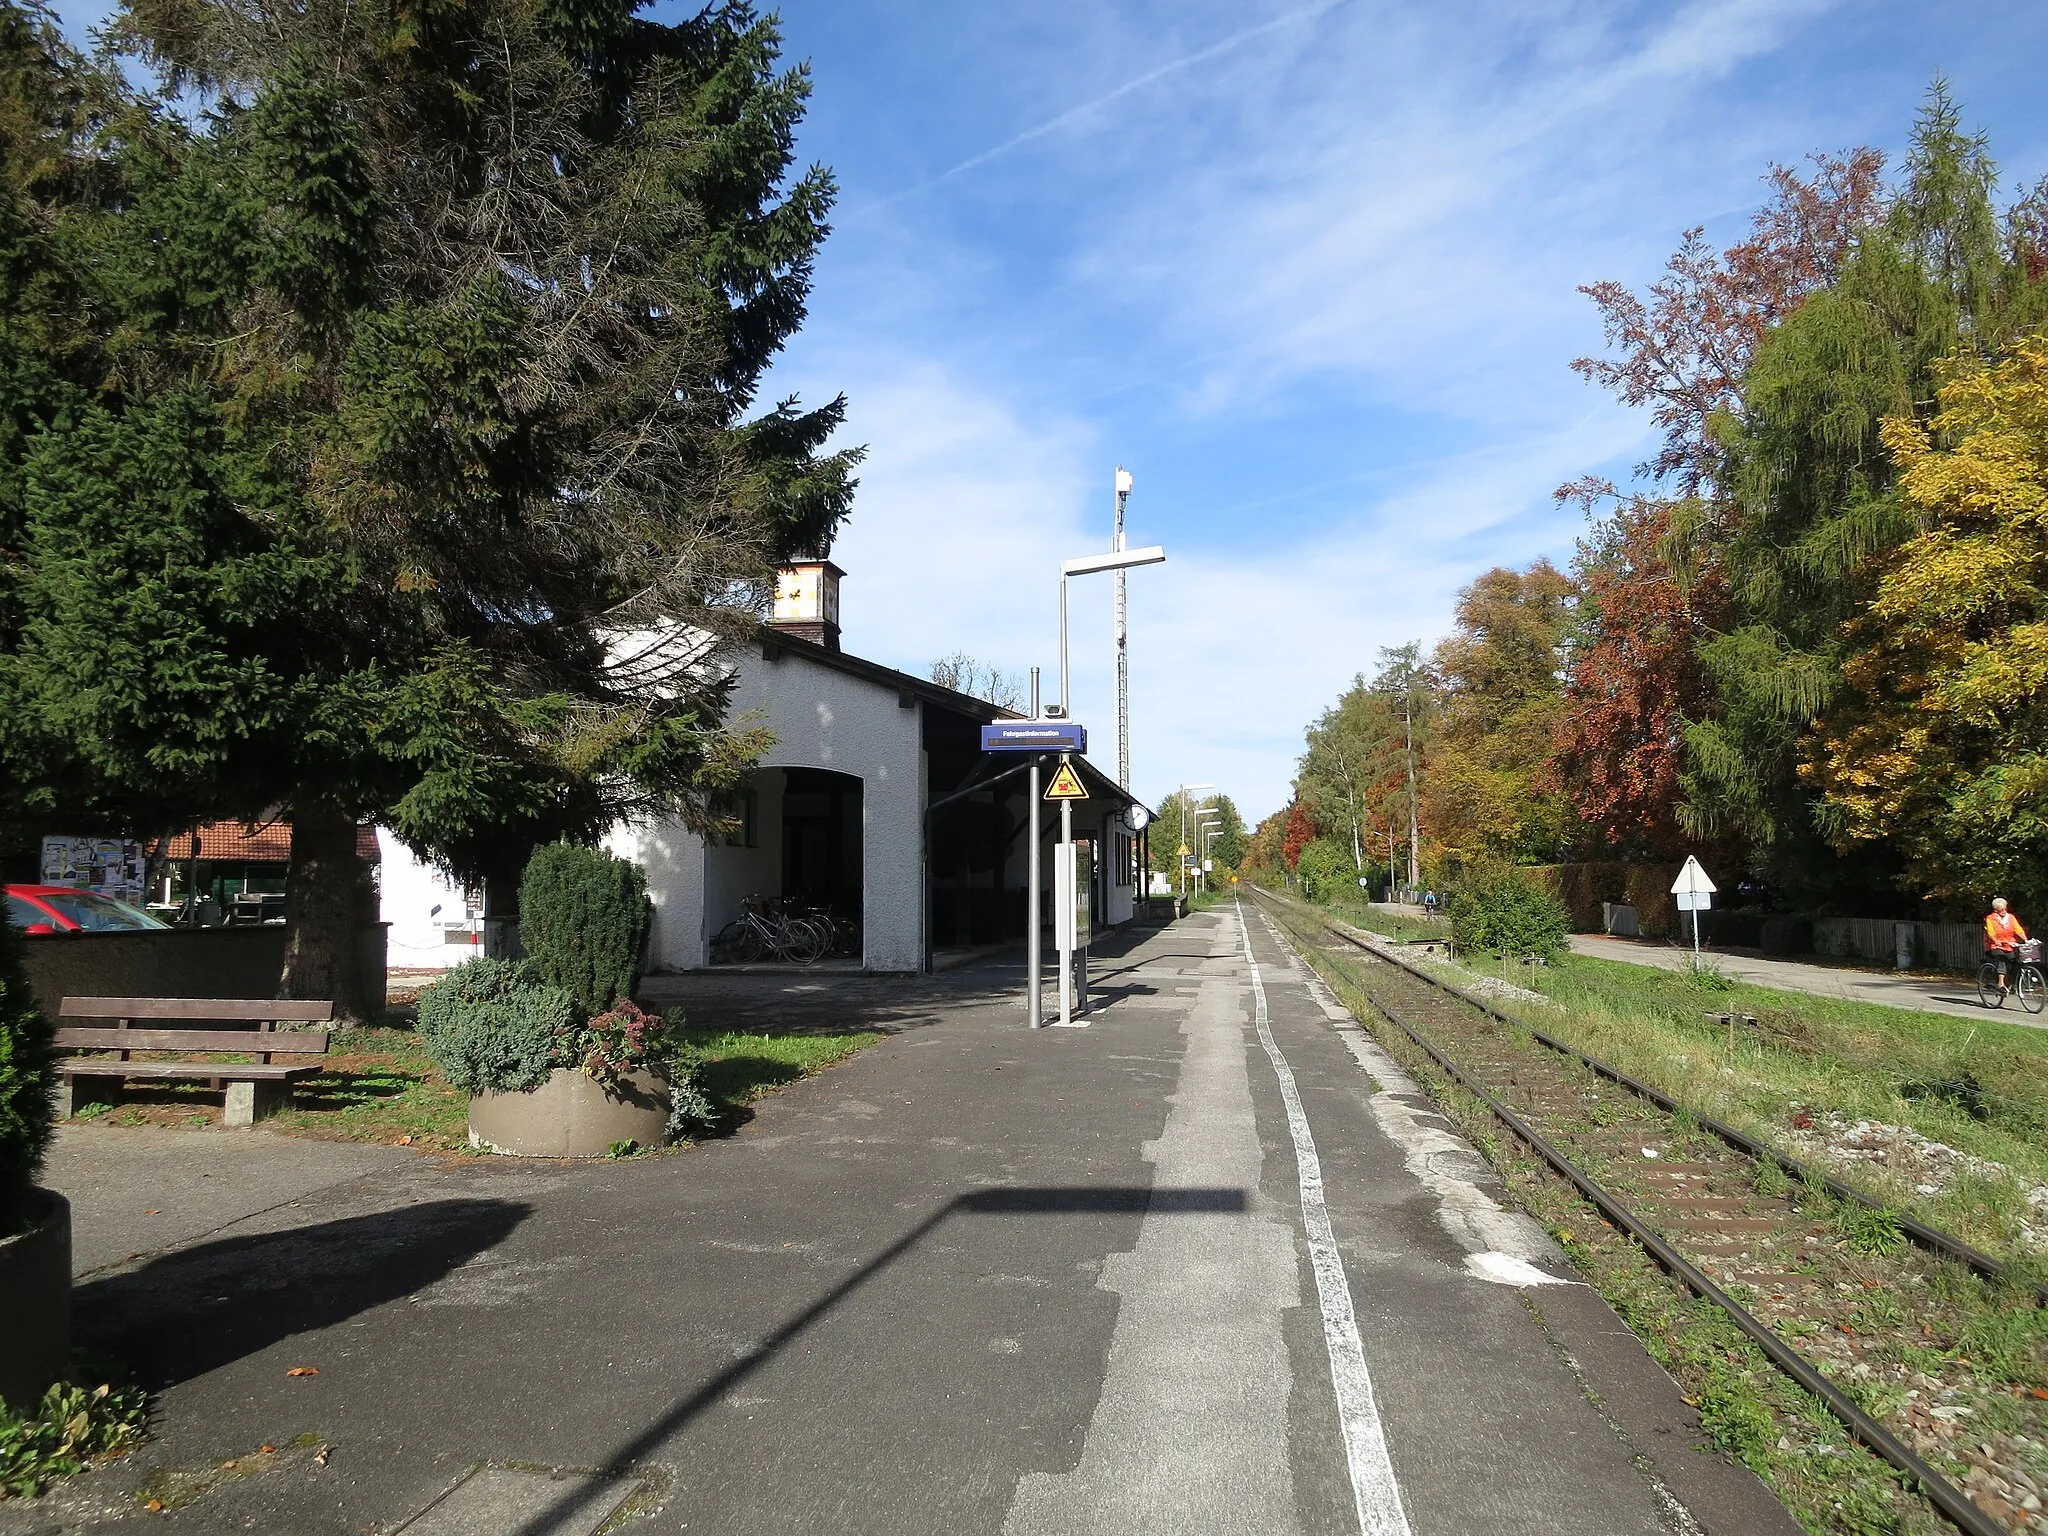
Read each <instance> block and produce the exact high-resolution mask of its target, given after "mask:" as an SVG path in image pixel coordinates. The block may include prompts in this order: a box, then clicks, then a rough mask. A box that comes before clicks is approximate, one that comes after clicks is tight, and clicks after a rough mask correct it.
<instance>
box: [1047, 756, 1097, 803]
mask: <svg viewBox="0 0 2048 1536" xmlns="http://www.w3.org/2000/svg"><path fill="white" fill-rule="evenodd" d="M1045 798H1046V799H1048V800H1086V799H1087V798H1088V791H1087V790H1085V789H1083V788H1082V787H1081V776H1080V775H1079V774H1078V773H1076V772H1074V765H1073V764H1072V763H1070V762H1068V761H1067V760H1066V759H1065V758H1064V757H1063V758H1061V759H1060V766H1059V769H1058V771H1056V772H1055V773H1054V774H1053V776H1052V782H1051V783H1050V784H1048V785H1046V786H1045Z"/></svg>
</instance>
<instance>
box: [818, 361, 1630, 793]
mask: <svg viewBox="0 0 2048 1536" xmlns="http://www.w3.org/2000/svg"><path fill="white" fill-rule="evenodd" d="M867 367H868V369H869V370H870V371H867V372H865V373H864V374H862V375H860V376H856V377H852V378H845V379H843V380H842V382H843V383H844V384H845V385H846V387H847V388H848V390H849V393H850V395H851V398H852V400H853V402H854V404H853V415H852V420H851V421H850V422H849V424H848V433H849V435H850V436H851V437H852V438H854V439H855V440H860V441H866V442H867V443H869V444H870V445H871V456H870V459H869V462H868V464H867V466H866V467H865V468H864V469H863V471H862V484H861V493H860V497H859V500H858V503H857V507H856V512H855V516H854V518H853V520H852V521H851V522H849V523H848V524H847V525H846V528H845V531H844V532H843V534H842V535H841V537H840V540H839V543H838V545H837V546H836V547H835V549H834V551H833V558H834V559H835V560H837V561H838V562H839V563H840V564H841V565H842V566H844V567H845V568H846V571H847V578H846V582H845V585H844V587H843V589H842V615H843V622H844V636H843V639H844V644H845V646H846V648H847V649H848V650H850V651H852V652H854V653H855V654H857V655H861V656H866V657H869V658H871V659H873V660H876V661H881V662H884V663H886V664H888V665H891V666H896V667H900V668H902V669H903V670H906V671H911V672H918V673H922V672H923V671H924V670H925V668H926V666H927V665H928V663H929V662H930V661H931V660H932V659H933V658H935V657H938V656H941V655H944V654H947V653H949V652H951V651H953V650H955V649H964V650H966V651H968V652H969V653H970V654H972V655H975V656H976V657H978V658H980V659H981V660H983V661H985V662H991V663H994V664H995V665H998V666H1001V667H1003V668H1004V669H1006V670H1010V671H1015V672H1018V673H1022V672H1023V671H1024V670H1025V669H1026V668H1028V667H1029V666H1031V665H1032V664H1034V663H1036V664H1038V665H1040V666H1042V667H1043V668H1044V669H1045V690H1046V697H1047V698H1048V699H1051V698H1053V697H1056V694H1057V688H1058V661H1059V652H1058V626H1057V614H1058V569H1059V562H1060V561H1061V560H1062V559H1064V558H1067V557H1069V556H1072V555H1076V554H1081V553H1084V552H1087V551H1091V550H1097V549H1102V548H1105V547H1107V545H1108V542H1109V521H1110V505H1111V497H1110V487H1109V484H1108V480H1109V467H1108V462H1107V460H1106V459H1105V458H1104V456H1103V452H1102V449H1101V447H1100V444H1099V442H1098V441H1097V439H1096V435H1095V433H1094V432H1093V431H1092V430H1091V429H1090V428H1089V427H1087V426H1086V425H1084V424H1082V423H1078V422H1073V421H1058V420H1055V421H1051V422H1032V421H1028V420H1026V419H1025V418H1024V417H1023V415H1022V414H1021V413H1019V412H1018V411H1017V410H1016V409H1015V408H1014V407H1011V406H1009V405H1007V404H1006V403H1004V402H1003V401H1002V400H1001V399H1000V398H999V397H998V396H996V395H995V394H994V393H992V392H991V391H989V390H988V389H986V388H985V387H983V386H978V385H976V384H974V383H972V382H970V381H968V380H965V379H963V378H961V377H960V376H958V375H957V374H955V373H952V372H950V371H948V370H947V369H945V368H943V367H940V366H938V365H936V364H934V363H932V362H930V361H928V360H917V359H910V360H895V361H890V360H884V359H880V358H874V357H871V358H870V359H869V361H868V364H867ZM1637 430H1638V428H1637V424H1636V423H1635V422H1634V421H1633V420H1632V419H1631V418H1629V417H1627V416H1626V415H1624V414H1623V413H1621V412H1619V411H1611V412H1600V413H1596V414H1594V415H1591V416H1584V417H1582V418H1580V419H1579V420H1577V421H1575V422H1573V423H1570V424H1569V425H1568V426H1567V427H1565V428H1564V429H1563V430H1561V431H1558V432H1554V433H1548V434H1544V435H1539V436H1533V437H1529V438H1526V439H1522V440H1518V441H1515V442H1512V443H1507V444H1503V445H1500V446H1498V447H1493V448H1488V449H1486V450H1484V451H1481V452H1477V453H1473V454H1469V455H1465V456H1462V457H1460V458H1456V459H1452V460H1449V461H1446V462H1443V463H1439V464H1436V465H1433V466H1431V467H1430V468H1429V471H1428V472H1427V473H1426V474H1425V475H1423V476H1421V477H1419V478H1418V479H1417V480H1415V481H1414V482H1413V483H1411V484H1407V485H1404V486H1403V487H1401V488H1400V489H1399V490H1397V491H1395V492H1393V493H1389V494H1381V495H1376V496H1359V497H1357V498H1356V499H1355V500H1354V502H1353V503H1352V504H1351V505H1350V507H1349V508H1348V510H1347V513H1346V515H1344V516H1342V517H1340V518H1338V519H1335V520H1333V521H1332V522H1330V523H1329V524H1328V525H1327V527H1326V528H1325V530H1324V531H1323V533H1322V534H1321V535H1319V536H1317V537H1315V538H1312V539H1310V540H1308V541H1306V542H1303V543H1298V544H1273V545H1270V546H1265V547H1260V546H1257V545H1254V546H1252V547H1250V548H1246V547H1244V546H1242V545H1238V546H1234V547H1232V548H1229V549H1219V548H1216V547H1214V546H1213V544H1212V543H1211V542H1210V541H1208V540H1204V539H1200V538H1191V539H1181V538H1178V537H1174V536H1166V537H1165V542H1166V544H1167V563H1166V564H1165V565H1162V566H1153V567H1147V568H1144V569H1141V570H1138V571H1135V572H1133V573H1132V574H1131V576H1130V580H1129V605H1130V607H1129V613H1130V633H1131V658H1132V706H1131V733H1132V758H1133V779H1134V782H1135V787H1136V788H1137V790H1138V791H1139V793H1140V794H1143V795H1151V794H1155V793H1156V792H1157V791H1158V790H1159V789H1160V788H1162V787H1163V786H1165V785H1167V784H1170V783H1174V782H1178V781H1179V780H1180V779H1210V780H1214V781H1215V782H1217V783H1219V784H1223V785H1224V786H1226V789H1227V790H1228V792H1229V793H1230V794H1232V795H1233V796H1234V797H1235V798H1236V799H1237V800H1238V802H1239V804H1240V806H1241V807H1242V808H1243V809H1244V810H1245V811H1246V812H1247V813H1251V814H1263V813H1264V812H1265V811H1268V810H1271V809H1272V808H1273V807H1274V806H1276V805H1278V804H1279V803H1281V802H1282V801H1283V800H1284V799H1285V797H1286V793H1287V785H1288V781H1289V779H1290V777H1291V774H1292V766H1293V760H1294V757H1295V755H1296V754H1297V753H1298V752H1299V750H1300V738H1301V731H1302V728H1303V726H1304V725H1306V724H1307V722H1308V721H1309V720H1310V719H1311V718H1313V716H1314V715H1315V714H1316V713H1317V711H1319V710H1320V709H1321V708H1322V707H1323V706H1324V705H1325V704H1327V703H1328V702H1330V700H1331V699H1333V698H1334V697H1335V695H1336V694H1337V693H1338V692H1339V691H1340V690H1341V689H1342V688H1343V687H1344V685H1345V684H1346V682H1347V681H1348V680H1349V679H1350V677H1351V676H1352V674H1353V673H1355V672H1358V671H1361V670H1364V671H1370V670H1371V668H1372V667H1373V665H1374V658H1375V656H1376V654H1377V651H1378V649H1379V647H1381V646H1384V645H1395V644H1399V643H1401V642H1403V641H1406V640H1409V639H1414V638H1417V637H1430V636H1433V635H1434V634H1435V633H1436V632H1438V631H1439V630H1440V629H1441V628H1442V625H1443V621H1444V615H1445V613H1446V611H1447V608H1448V600H1449V597H1450V595H1451V593H1452V592H1453V591H1455V589H1456V588H1457V587H1458V586H1460V585H1462V584H1463V583H1465V582H1467V581H1469V580H1470V579H1471V578H1472V576H1473V575H1474V574H1476V572H1477V571H1478V570H1480V569H1483V568H1484V567H1485V566H1487V565H1491V564H1495V563H1501V562H1509V563H1515V562H1524V561H1527V560H1528V559H1531V558H1533V557H1534V556H1535V555H1536V554H1538V553H1540V552H1542V550H1543V549H1544V548H1546V547H1547V546H1548V545H1550V544H1551V543H1553V542H1554V539H1553V538H1552V537H1551V536H1550V533H1549V530H1548V529H1547V528H1546V527H1543V526H1537V527H1529V526H1517V524H1518V522H1520V523H1524V524H1525V523H1526V512H1527V509H1528V508H1529V507H1530V506H1531V505H1532V504H1539V505H1540V504H1543V503H1544V502H1545V501H1546V499H1547V493H1548V491H1549V489H1550V488H1551V487H1552V486H1554V485H1555V484H1557V483H1558V481H1560V480H1562V479H1564V478H1566V477H1567V476H1569V475H1570V474H1572V473H1574V472H1576V471H1577V469H1579V468H1580V467H1581V466H1583V465H1584V464H1586V463H1588V462H1597V461H1599V460H1601V459H1604V458H1607V457H1610V456H1611V455H1612V454H1613V453H1615V452H1616V451H1622V450H1625V449H1626V448H1627V447H1629V446H1630V445H1632V444H1633V442H1634V440H1635V436H1636V433H1637ZM1145 495H1146V487H1145V481H1144V480H1143V478H1142V477H1140V480H1139V484H1138V488H1137V490H1136V492H1135V493H1134V497H1133V501H1132V521H1133V524H1134V526H1135V527H1137V528H1140V529H1142V528H1144V527H1146V526H1147V520H1146V519H1145V518H1144V517H1143V516H1142V514H1143V513H1144V512H1145V510H1146V508H1145V500H1144V498H1145ZM1146 536H1147V537H1149V536H1150V535H1146ZM1111 592H1112V582H1111V578H1109V577H1107V576H1094V577H1088V578H1083V579H1079V580H1076V581H1075V582H1073V583H1072V584H1071V587H1070V603H1071V612H1070V618H1069V635H1070V649H1071V654H1072V673H1073V703H1074V713H1075V717H1076V718H1077V719H1079V720H1080V721H1082V722H1083V723H1084V724H1086V725H1087V726H1088V727H1089V729H1090V732H1091V741H1090V745H1091V747H1092V749H1093V753H1094V755H1095V757H1096V759H1097V761H1099V762H1102V763H1105V764H1108V763H1110V762H1112V761H1113V754H1114V740H1115V737H1114V714H1113V707H1114V705H1113V693H1112V689H1113V678H1114V672H1113V666H1114V662H1113V656H1114V652H1113V648H1112V633H1113V631H1112V620H1111Z"/></svg>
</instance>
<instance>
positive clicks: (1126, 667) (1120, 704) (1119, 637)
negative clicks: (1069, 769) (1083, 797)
mask: <svg viewBox="0 0 2048 1536" xmlns="http://www.w3.org/2000/svg"><path fill="white" fill-rule="evenodd" d="M1129 494H1130V492H1128V491H1126V490H1125V489H1124V470H1123V466H1122V465H1121V464H1119V465H1118V466H1117V470H1116V528H1115V530H1114V532H1113V533H1112V535H1111V537H1110V541H1109V547H1110V548H1111V549H1114V550H1118V551H1121V550H1122V549H1123V547H1124V498H1125V497H1126V496H1128V495H1129ZM1124 574H1125V573H1124V572H1123V571H1122V570H1118V572H1117V573H1116V782H1117V785H1118V787H1119V788H1122V789H1129V788H1130V787H1131V656H1130V651H1129V648H1128V644H1129V638H1130V636H1129V632H1128V631H1127V630H1126V628H1125V626H1124Z"/></svg>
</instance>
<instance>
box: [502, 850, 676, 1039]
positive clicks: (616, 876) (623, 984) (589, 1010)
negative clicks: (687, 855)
mask: <svg viewBox="0 0 2048 1536" xmlns="http://www.w3.org/2000/svg"><path fill="white" fill-rule="evenodd" d="M519 941H520V943H521V944H523V945H524V946H525V948H526V953H527V957H528V958H529V959H530V960H532V962H533V965H534V970H535V972H536V973H537V974H538V976H539V978H540V979H541V980H542V981H545V982H547V983H549V984H550V985H552V986H557V987H560V988H561V989H562V990H563V991H565V992H567V993H568V994H569V995H570V996H571V997H573V998H574V999H575V1000H576V1005H577V1007H579V1008H580V1009H582V1010H583V1012H584V1014H585V1015H590V1014H595V1013H601V1012H603V1011H604V1010H605V1009H607V1008H609V1007H611V1006H612V1004H614V1003H616V1002H617V1001H618V1000H619V999H620V998H622V997H631V996H632V995H633V986H634V983H636V982H637V981H639V979H640V952H641V950H642V948H643V947H644V946H645V944H646V943H647V878H646V876H645V875H643V874H642V873H641V871H640V866H639V865H637V864H634V863H631V862H629V861H628V860H625V859H619V858H614V857H613V856H612V855H610V854H608V853H606V852H605V851H604V850H603V849H601V848H585V847H581V846H579V845H577V844H575V843H551V844H549V845H547V846H546V847H543V848H538V849H535V850H534V855H533V857H532V858H531V859H530V860H528V861H527V865H526V876H525V878H524V879H523V880H522V881H521V882H520V885H519Z"/></svg>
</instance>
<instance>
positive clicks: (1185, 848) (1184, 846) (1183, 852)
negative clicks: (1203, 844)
mask: <svg viewBox="0 0 2048 1536" xmlns="http://www.w3.org/2000/svg"><path fill="white" fill-rule="evenodd" d="M1194 851H1195V850H1194V849H1192V848H1190V847H1189V846H1188V845H1187V844H1186V843H1182V844H1181V845H1180V856H1181V857H1182V858H1186V857H1187V856H1188V855H1189V854H1191V853H1193V852H1194Z"/></svg>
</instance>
